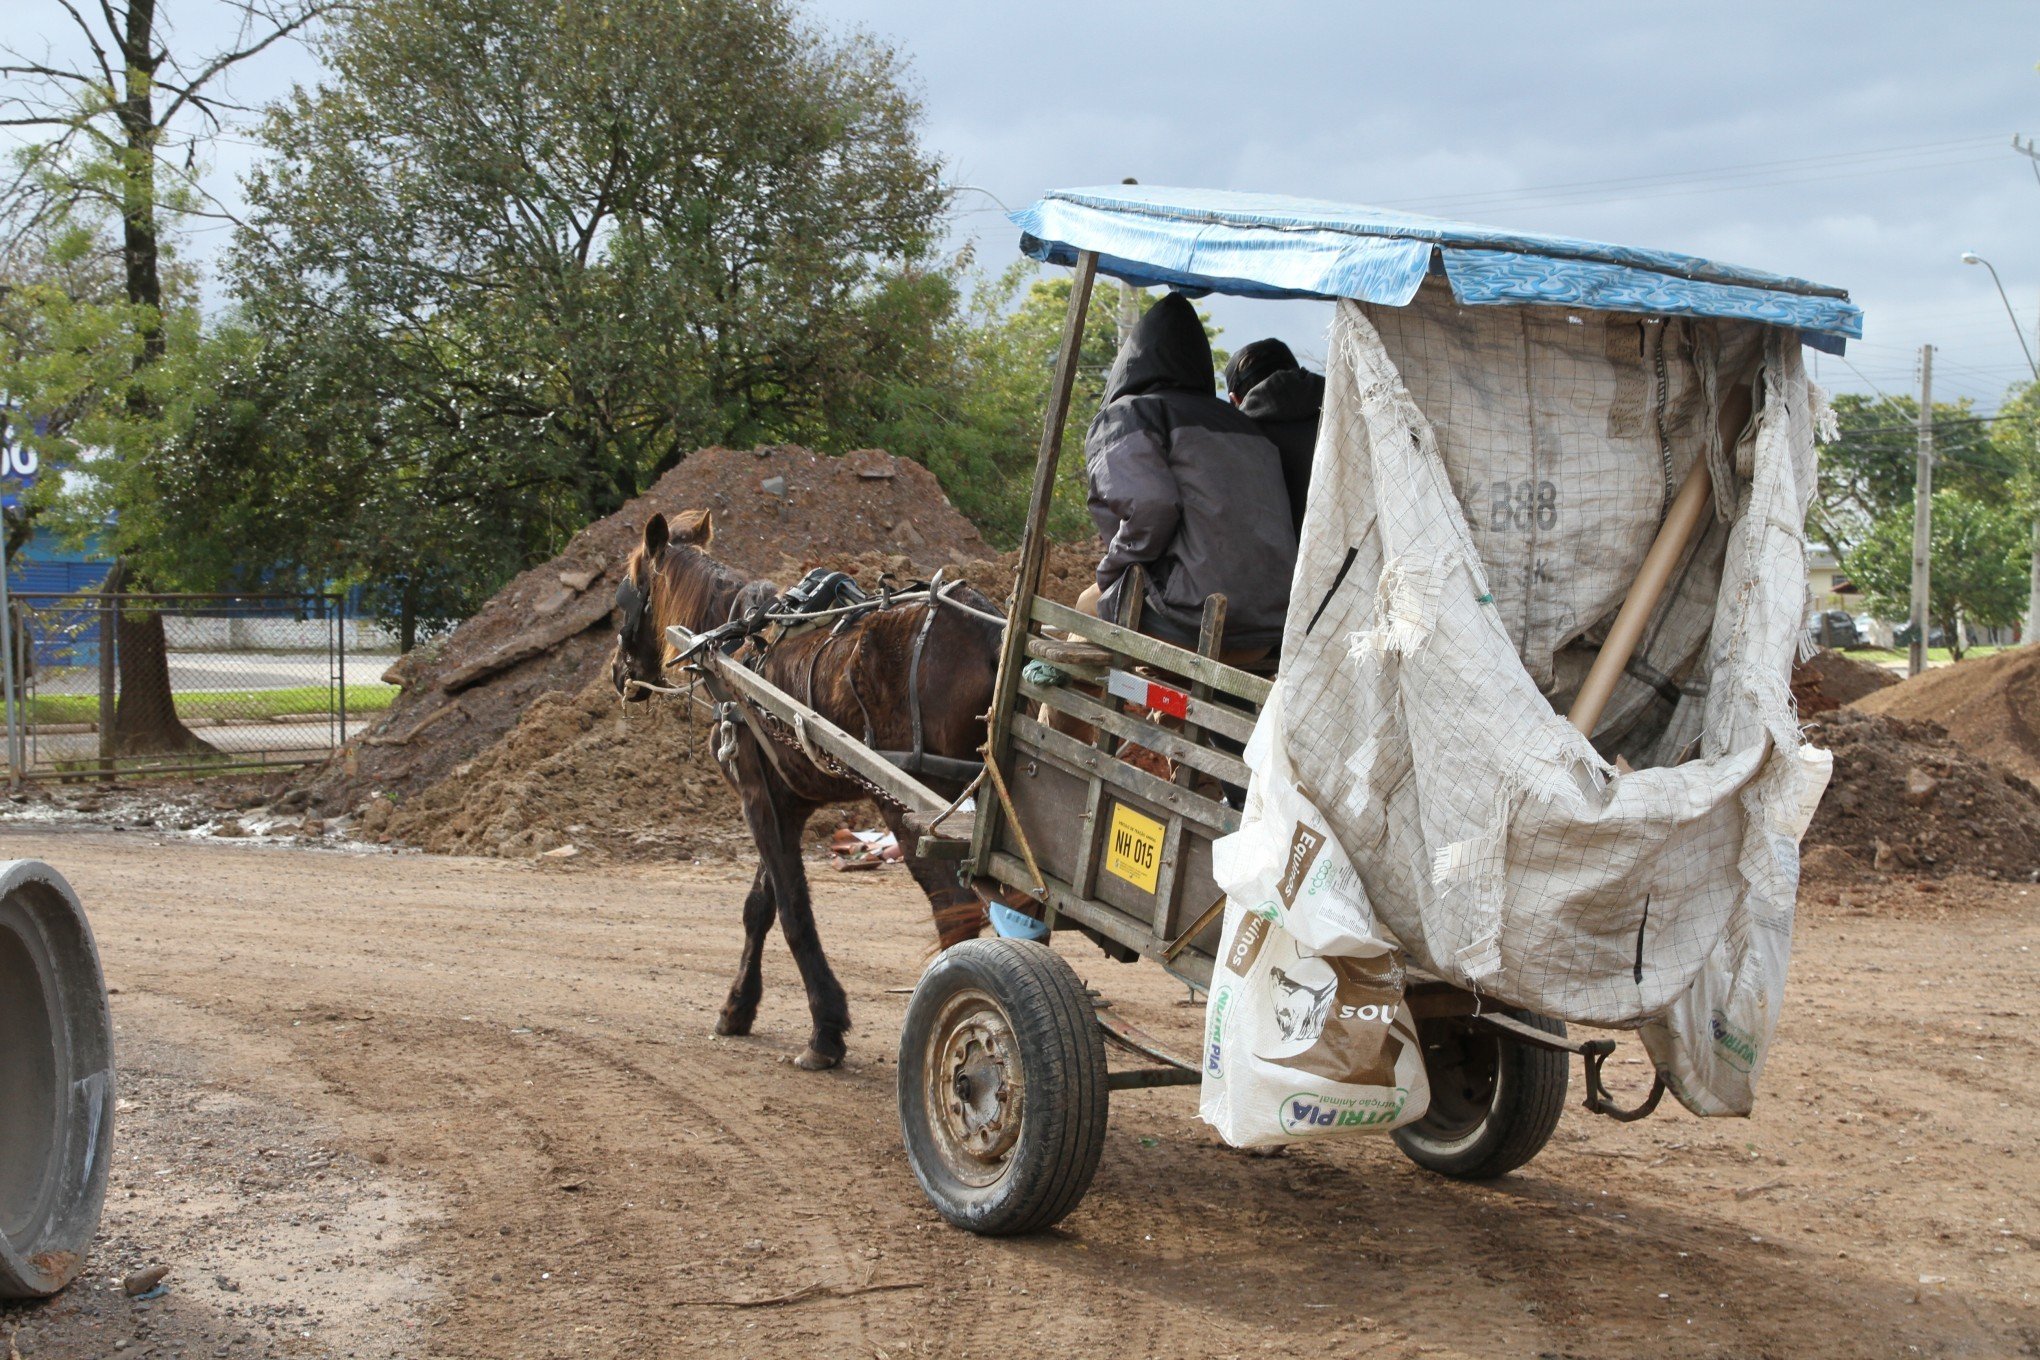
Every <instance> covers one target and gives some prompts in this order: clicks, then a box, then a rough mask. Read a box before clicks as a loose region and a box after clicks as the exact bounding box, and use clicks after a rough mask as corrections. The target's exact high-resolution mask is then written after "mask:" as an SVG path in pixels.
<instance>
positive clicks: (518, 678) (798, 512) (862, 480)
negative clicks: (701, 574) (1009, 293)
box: [307, 445, 1004, 808]
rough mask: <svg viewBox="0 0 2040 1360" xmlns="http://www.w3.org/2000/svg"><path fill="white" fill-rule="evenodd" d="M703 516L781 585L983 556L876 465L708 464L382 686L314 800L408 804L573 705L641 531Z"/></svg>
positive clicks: (538, 570) (953, 515) (907, 475)
mask: <svg viewBox="0 0 2040 1360" xmlns="http://www.w3.org/2000/svg"><path fill="white" fill-rule="evenodd" d="M702 508H706V509H708V510H711V511H713V512H714V515H715V548H714V552H715V556H716V557H718V558H720V559H721V560H722V561H724V562H727V563H729V564H730V565H731V566H733V567H736V568H737V569H739V570H741V571H745V572H748V573H750V574H752V575H755V576H763V577H768V578H770V579H773V580H778V581H780V582H781V583H782V584H788V583H790V581H791V580H792V579H793V578H795V577H797V576H798V575H799V574H800V573H801V572H802V571H804V570H806V569H807V568H808V567H809V566H815V565H820V564H823V563H829V564H832V565H833V564H835V563H836V562H837V561H839V560H841V559H845V558H852V557H856V558H860V559H862V560H864V561H866V562H867V563H874V564H875V563H882V564H883V565H884V566H885V567H889V568H890V569H892V570H895V571H897V572H899V573H901V574H903V575H927V574H929V573H931V572H933V571H934V570H936V569H937V568H938V567H944V566H949V567H955V566H958V565H960V564H962V563H964V562H975V561H980V560H982V559H984V558H987V557H990V556H991V555H992V554H991V550H990V548H989V547H988V546H987V545H986V544H985V542H984V541H983V540H982V539H981V538H980V537H979V536H978V532H977V530H976V529H975V528H974V527H972V525H971V524H970V522H969V521H968V520H966V519H964V517H963V516H962V515H961V514H959V513H958V512H957V510H956V508H955V507H954V506H952V505H951V504H950V503H949V500H948V498H947V497H946V496H944V495H943V494H942V488H941V486H940V485H939V484H938V483H937V482H936V480H935V477H934V475H933V474H932V473H930V472H929V471H928V470H927V469H926V468H924V467H921V466H920V465H919V464H917V463H912V462H909V461H907V460H906V459H903V458H894V457H893V456H892V455H890V454H887V453H883V452H880V451H878V450H875V449H870V450H862V451H859V452H856V453H850V454H845V455H843V456H842V457H840V458H829V457H823V456H821V455H819V454H815V453H811V452H809V451H808V450H806V449H802V448H796V447H794V446H792V445H780V446H775V447H767V448H761V449H756V450H734V449H703V450H701V451H699V452H697V453H694V454H691V455H689V457H688V458H687V460H686V461H685V462H683V463H681V464H680V466H679V467H677V468H675V469H673V471H671V472H669V473H667V474H666V475H665V476H664V477H662V478H660V479H659V481H658V483H657V484H656V485H654V486H653V487H652V488H651V490H650V491H648V492H647V493H646V494H645V495H643V496H640V497H639V498H638V499H636V500H634V501H631V502H630V503H629V504H628V505H626V506H624V507H623V508H622V509H621V510H619V511H617V512H616V513H615V514H613V515H610V516H608V517H607V518H605V519H601V520H598V521H596V522H595V523H594V524H591V525H589V526H588V527H587V528H586V529H584V530H582V531H581V532H580V533H579V534H577V535H575V536H574V539H573V541H572V542H571V543H569V544H568V545H567V548H566V550H565V551H564V552H562V553H561V554H560V555H559V556H558V557H556V558H554V559H553V560H552V561H550V562H548V563H546V564H545V565H544V566H541V567H534V568H533V569H531V570H530V571H527V572H525V573H523V574H522V575H520V576H518V577H517V578H515V579H514V580H512V581H511V582H510V583H509V584H508V585H506V586H504V587H503V589H502V590H500V591H498V592H497V593H496V595H495V596H494V597H493V598H492V599H490V601H489V602H488V603H487V604H486V605H484V606H482V608H481V610H480V611H479V612H477V613H476V614H475V616H474V617H473V618H471V619H469V620H468V621H467V622H465V623H463V624H462V625H461V626H460V627H459V628H458V629H456V630H455V631H454V632H453V634H452V635H451V636H450V637H448V638H447V639H446V640H445V641H444V642H443V643H441V644H439V645H438V646H436V647H432V648H421V649H419V650H418V651H415V652H413V653H411V655H409V656H407V657H404V658H403V659H402V660H400V661H399V662H398V663H397V664H396V665H394V666H392V667H391V668H390V670H389V672H388V673H387V675H386V677H385V678H386V679H388V680H389V681H390V682H392V683H394V684H398V685H401V686H403V691H404V692H403V693H402V695H400V696H399V697H398V700H397V702H396V703H395V704H394V705H393V706H392V707H391V709H390V711H389V713H388V714H387V715H386V716H385V717H384V718H383V719H382V720H381V721H380V722H378V723H376V724H375V725H374V726H373V727H371V728H370V729H369V730H368V731H367V732H366V733H364V734H363V735H362V736H361V737H360V738H359V739H357V740H356V741H355V742H354V743H353V744H352V745H351V746H349V747H348V748H347V750H346V752H345V753H344V754H343V755H342V756H341V757H340V758H339V759H338V760H336V761H335V762H334V763H333V765H331V766H330V767H328V769H327V770H325V771H324V772H322V773H321V775H320V776H319V777H318V778H317V779H316V780H315V781H314V782H313V783H312V784H311V785H310V787H309V788H308V789H307V793H308V795H309V796H310V798H311V799H312V800H313V801H314V802H315V803H317V804H318V805H319V806H322V807H328V808H334V807H340V808H345V807H353V806H354V805H356V804H357V803H359V802H360V801H361V800H362V799H363V798H365V797H366V796H367V795H369V794H370V793H372V792H376V791H381V792H383V793H385V794H387V795H394V796H396V797H398V798H403V797H405V796H408V795H411V794H414V793H417V792H419V791H421V790H423V789H426V788H428V787H430V786H431V785H433V784H434V783H436V782H438V781H439V780H440V779H442V778H444V777H445V776H446V775H447V773H448V772H449V771H451V770H452V769H453V768H454V767H455V766H457V765H460V764H462V763H463V762H466V761H469V760H472V759H474V758H475V757H476V756H478V755H480V754H481V753H482V752H484V751H486V750H487V749H489V747H491V746H492V745H493V744H495V742H496V741H497V740H498V739H500V738H501V737H502V736H503V735H504V734H505V733H507V732H508V731H510V729H511V728H512V727H514V726H515V725H517V723H518V722H519V721H520V720H521V719H523V717H524V716H525V714H526V713H527V712H528V711H530V710H531V709H532V708H533V707H534V705H535V704H536V703H537V701H538V700H539V698H540V696H542V695H546V694H559V695H562V696H566V697H569V698H573V699H576V700H577V701H578V696H580V694H581V692H582V691H583V690H584V689H586V688H587V687H588V685H589V683H590V682H591V681H593V680H595V679H597V678H598V677H600V676H602V675H603V674H604V671H605V666H606V662H607V658H608V655H609V649H610V642H611V638H610V632H609V628H608V626H607V625H608V620H609V616H610V610H611V608H612V606H613V604H614V601H615V595H616V585H617V581H618V580H619V579H620V576H621V573H622V570H623V564H624V560H625V559H626V558H627V557H628V556H629V554H630V551H631V549H632V548H633V547H634V546H636V544H637V543H638V541H639V536H640V535H641V534H642V532H643V530H644V524H645V521H646V520H648V519H650V518H651V516H652V515H653V514H654V513H655V512H663V513H665V514H667V515H673V514H675V513H678V512H679V511H682V510H689V509H702ZM1000 593H1001V594H1003V593H1004V592H1003V590H1002V591H1001V592H1000Z"/></svg>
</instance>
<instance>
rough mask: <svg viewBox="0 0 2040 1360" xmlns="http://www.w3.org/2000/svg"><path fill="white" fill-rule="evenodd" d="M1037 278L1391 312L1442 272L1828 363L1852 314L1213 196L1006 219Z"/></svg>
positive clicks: (1046, 201)
mask: <svg viewBox="0 0 2040 1360" xmlns="http://www.w3.org/2000/svg"><path fill="white" fill-rule="evenodd" d="M1012 220H1013V222H1014V223H1015V224H1016V225H1017V226H1019V228H1020V230H1021V232H1022V233H1023V235H1022V237H1021V243H1020V248H1021V249H1022V250H1023V251H1024V252H1025V253H1027V254H1028V255H1030V256H1032V257H1033V258H1035V259H1037V260H1041V261H1044V262H1046V263H1049V264H1074V263H1076V258H1077V254H1078V252H1079V251H1086V250H1088V251H1093V252H1095V253H1096V254H1097V255H1098V269H1099V271H1100V272H1101V273H1105V274H1109V275H1111V276H1112V277H1114V278H1117V279H1123V280H1125V281H1126V282H1127V283H1131V284H1135V285H1137V286H1142V287H1146V286H1154V285H1159V286H1164V287H1169V288H1174V289H1178V290H1180V291H1183V292H1187V293H1192V294H1201V293H1230V294H1236V295H1239V296H1244V297H1263V298H1324V299H1328V300H1336V299H1340V298H1352V299H1355V300H1357V301H1361V302H1372V303H1379V304H1386V305H1388V306H1392V307H1401V306H1404V305H1405V304H1407V303H1408V302H1409V301H1410V300H1411V299H1412V298H1414V297H1415V296H1416V293H1417V289H1418V287H1419V286H1420V285H1422V283H1423V281H1424V279H1425V278H1426V277H1427V276H1428V275H1431V274H1434V273H1442V274H1443V275H1444V276H1445V278H1446V279H1448V280H1450V282H1451V285H1452V292H1453V295H1454V297H1455V298H1456V299H1457V300H1458V301H1459V302H1460V303H1461V304H1463V305H1466V306H1486V305H1496V304H1511V303H1513V304H1519V305H1520V304H1542V305H1548V306H1560V307H1571V308H1582V309H1588V310H1593V311H1611V312H1628V313H1634V314H1640V315H1645V316H1666V317H1674V316H1692V317H1720V318H1726V319H1732V320H1740V321H1754V322H1759V323H1762V324H1764V325H1768V326H1781V327H1790V328H1792V329H1794V330H1797V331H1798V332H1799V333H1800V338H1801V340H1803V341H1804V342H1805V343H1806V344H1808V345H1810V346H1812V347H1813V348H1815V349H1818V350H1823V351H1825V352H1827V353H1829V354H1840V353H1842V350H1843V345H1844V342H1845V341H1846V340H1850V339H1858V338H1860V337H1861V336H1862V334H1863V313H1862V310H1861V309H1860V308H1858V307H1857V306H1856V305H1855V304H1854V303H1852V302H1850V301H1849V295H1848V293H1847V292H1846V291H1844V290H1843V289H1840V288H1831V287H1828V286H1826V285H1823V284H1818V283H1811V282H1808V281H1807V280H1805V279H1795V278H1788V277H1786V276H1784V275H1781V274H1771V273H1766V272H1764V271H1762V270H1757V269H1744V268H1741V267H1739V266H1736V265H1728V264H1722V263H1720V262H1719V261H1715V260H1708V259H1704V258H1702V257H1700V256H1697V255H1686V254H1681V253H1679V252H1677V251H1669V250H1643V249H1638V248H1635V247H1630V246H1616V245H1606V244H1603V243H1600V242H1595V241H1583V240H1577V239H1575V238H1572V237H1568V236H1550V235H1546V234H1544V233H1542V232H1524V231H1509V230H1505V229H1502V228H1499V227H1483V226H1477V225H1474V224H1472V223H1467V222H1452V221H1447V220H1445V219H1442V218H1435V217H1420V216H1418V215H1416V214H1414V213H1402V212H1395V211H1392V210H1390V209H1386V208H1367V207H1360V206H1356V205H1347V204H1338V203H1324V202H1319V201H1316V200H1313V199H1304V198H1287V197H1283V196H1280V195H1274V194H1242V193H1229V192H1226V191H1224V190H1217V189H1170V188H1162V187H1159V186H1152V185H1131V184H1129V185H1110V186H1105V187H1100V188H1092V189H1057V190H1054V191H1053V192H1051V193H1049V194H1048V195H1046V196H1045V197H1043V198H1042V199H1041V200H1040V201H1039V202H1037V203H1034V204H1032V205H1031V206H1029V207H1027V208H1024V209H1022V210H1021V211H1019V212H1016V213H1014V214H1012Z"/></svg>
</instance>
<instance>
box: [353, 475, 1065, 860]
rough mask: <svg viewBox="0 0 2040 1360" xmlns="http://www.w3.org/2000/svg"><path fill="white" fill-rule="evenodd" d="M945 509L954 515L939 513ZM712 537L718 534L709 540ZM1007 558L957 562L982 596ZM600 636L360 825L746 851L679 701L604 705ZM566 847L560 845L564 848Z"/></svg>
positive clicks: (817, 833) (487, 841) (479, 850)
mask: <svg viewBox="0 0 2040 1360" xmlns="http://www.w3.org/2000/svg"><path fill="white" fill-rule="evenodd" d="M951 513H954V512H951ZM720 540H721V533H720V530H718V532H717V541H718V545H719V544H720ZM1098 551H1099V550H1098V544H1097V543H1096V541H1095V540H1094V541H1092V542H1089V543H1083V544H1077V545H1062V544H1058V545H1056V547H1055V549H1054V551H1053V552H1052V553H1051V554H1050V557H1049V561H1048V563H1047V565H1046V567H1045V568H1044V571H1043V574H1042V580H1043V590H1044V593H1046V594H1047V595H1048V596H1049V598H1051V599H1056V600H1060V601H1062V602H1063V603H1065V604H1067V603H1070V602H1072V601H1074V600H1075V598H1076V595H1077V592H1078V591H1080V590H1082V589H1083V587H1084V586H1085V585H1086V584H1088V583H1089V581H1090V579H1091V574H1092V568H1093V567H1094V566H1095V565H1096V563H1097V560H1098ZM897 556H898V555H897V554H888V553H883V552H880V553H865V554H859V555H853V556H849V557H835V558H831V559H827V560H826V561H825V562H822V563H817V565H828V566H831V567H835V568H837V569H839V570H845V571H852V572H855V573H857V574H858V576H859V579H860V580H875V579H876V577H877V574H878V572H880V571H884V570H896V569H897V562H896V558H897ZM1018 567H1019V554H1018V553H1017V552H1008V553H1004V554H1001V555H999V556H998V557H989V556H988V557H985V558H981V559H978V560H976V561H972V562H968V563H965V564H964V565H963V566H962V567H961V568H960V569H959V570H960V571H961V573H962V574H963V575H964V577H965V578H966V579H968V580H970V581H971V582H972V583H973V584H974V585H976V586H977V587H978V588H979V589H981V590H983V591H984V592H985V594H987V595H988V596H991V597H992V598H994V599H1003V597H1005V596H1006V595H1007V594H1008V592H1010V590H1011V589H1012V584H1013V578H1014V573H1015V572H1016V571H1017V570H1018ZM607 656H608V642H607V634H606V633H604V634H603V643H602V646H601V648H600V649H599V655H598V657H597V665H596V668H595V669H596V672H597V673H596V674H595V675H594V676H592V677H591V678H590V679H589V680H588V681H587V682H586V683H585V684H584V685H583V686H582V687H581V688H580V689H579V690H578V691H577V692H574V693H565V692H561V691H557V690H555V691H550V692H546V693H543V694H541V695H539V697H538V698H537V699H536V700H534V701H533V702H532V703H531V704H530V705H529V706H528V708H527V709H526V711H525V712H524V713H523V715H522V717H521V720H520V721H518V723H517V724H516V726H515V727H513V728H512V729H511V730H510V731H509V732H508V734H507V735H505V736H504V737H503V738H502V739H501V740H499V741H497V742H496V743H494V744H493V745H492V746H490V747H489V748H488V749H487V750H486V751H484V752H483V753H482V754H481V755H479V756H478V757H475V758H473V759H469V760H464V761H462V762H460V763H458V764H456V765H455V766H453V768H452V769H450V770H449V771H448V772H447V774H446V776H445V777H444V778H442V779H440V780H439V781H437V782H436V783H434V784H432V785H431V786H429V787H427V788H425V789H423V790H422V791H420V792H417V793H415V794H412V795H410V796H402V795H401V794H400V795H399V796H398V797H395V798H392V797H389V796H388V795H387V794H385V793H382V792H377V793H375V794H372V795H371V796H370V797H369V799H368V801H367V804H366V806H365V807H364V808H363V811H362V820H361V823H360V827H359V831H360V834H362V835H364V836H368V837H377V836H388V837H390V838H391V839H394V840H399V841H403V842H406V843H408V844H412V845H417V846H420V847H422V848H424V849H426V850H434V851H439V852H441V853H446V854H470V855H502V856H508V857H512V858H518V857H525V856H543V855H547V854H548V853H550V854H554V855H559V856H562V857H565V856H568V855H573V856H576V857H578V856H579V855H580V854H582V853H585V852H590V851H592V852H595V853H597V854H600V855H602V856H604V857H608V858H620V859H637V858H646V857H652V858H659V859H686V858H693V859H719V858H725V857H730V856H738V855H742V854H744V853H747V852H748V849H749V845H750V841H749V836H748V834H747V833H746V832H745V830H744V824H743V820H742V813H741V811H740V810H739V808H738V806H737V800H736V797H735V795H734V794H732V793H731V792H730V790H729V786H728V785H727V784H725V783H724V781H723V778H722V775H721V772H720V771H718V770H717V768H716V766H715V763H714V761H713V760H712V759H711V758H710V755H709V751H708V731H707V728H706V726H705V725H704V722H703V717H702V715H701V713H700V711H699V710H697V709H695V708H694V707H693V706H692V705H691V704H690V703H689V701H687V700H686V699H684V698H680V697H655V698H653V699H651V700H650V701H648V702H646V703H643V704H633V705H631V706H630V709H629V711H628V712H625V711H623V708H622V705H620V704H619V703H618V702H617V699H616V693H615V691H614V690H613V689H612V688H611V687H610V682H609V677H608V673H607V669H606V664H604V663H605V661H606V658H607ZM874 821H875V817H874V815H873V814H872V812H871V810H870V809H869V808H868V807H863V806H858V807H853V808H850V809H847V810H839V811H837V812H835V813H833V814H824V815H823V816H820V817H817V818H816V819H815V821H814V822H813V823H812V824H811V839H812V838H818V837H825V836H826V835H827V834H828V833H829V831H830V830H831V829H832V828H834V827H836V826H841V825H854V826H868V825H872V824H873V823H874ZM569 846H571V847H573V848H572V850H571V851H569V850H568V849H567V847H569Z"/></svg>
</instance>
